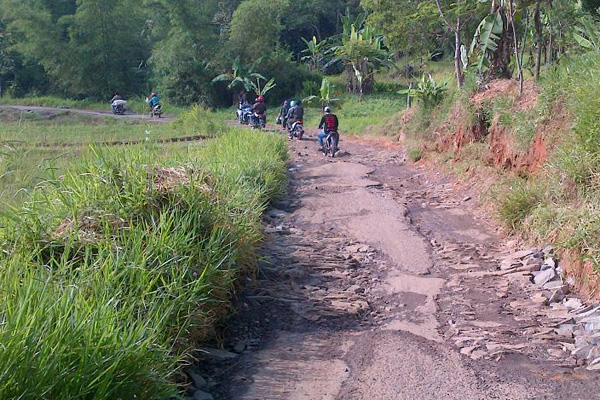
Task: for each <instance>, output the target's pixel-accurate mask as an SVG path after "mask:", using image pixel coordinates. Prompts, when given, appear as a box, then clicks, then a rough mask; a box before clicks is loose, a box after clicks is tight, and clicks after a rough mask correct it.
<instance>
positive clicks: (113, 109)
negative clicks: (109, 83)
mask: <svg viewBox="0 0 600 400" xmlns="http://www.w3.org/2000/svg"><path fill="white" fill-rule="evenodd" d="M117 100H125V99H124V98H123V96H121V95H120V94H119V92H115V95H114V96H113V98H112V99H110V110H111V111H112V113H113V114H114V113H115V109H116V108H117V107H116V105H115V101H117Z"/></svg>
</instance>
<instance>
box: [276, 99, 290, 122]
mask: <svg viewBox="0 0 600 400" xmlns="http://www.w3.org/2000/svg"><path fill="white" fill-rule="evenodd" d="M288 111H290V102H289V100H285V101H284V102H283V104H282V105H281V108H280V109H279V115H278V116H277V121H278V122H279V123H281V129H285V128H286V126H287V114H288Z"/></svg>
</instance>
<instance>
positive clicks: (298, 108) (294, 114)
mask: <svg viewBox="0 0 600 400" xmlns="http://www.w3.org/2000/svg"><path fill="white" fill-rule="evenodd" d="M290 106H291V107H290V110H289V111H288V114H287V129H288V132H289V133H290V137H292V126H293V125H294V123H296V121H300V122H301V123H304V108H303V107H302V102H301V101H300V100H294V101H292V102H291V103H290Z"/></svg>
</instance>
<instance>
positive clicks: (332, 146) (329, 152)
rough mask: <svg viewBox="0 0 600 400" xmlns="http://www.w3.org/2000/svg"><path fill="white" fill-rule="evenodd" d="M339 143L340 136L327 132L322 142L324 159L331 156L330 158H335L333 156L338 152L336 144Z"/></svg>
mask: <svg viewBox="0 0 600 400" xmlns="http://www.w3.org/2000/svg"><path fill="white" fill-rule="evenodd" d="M339 142H340V135H339V133H338V132H336V131H329V132H327V136H325V140H324V141H323V144H324V146H323V155H324V156H325V157H327V156H331V158H333V157H335V154H336V153H337V152H338V144H339Z"/></svg>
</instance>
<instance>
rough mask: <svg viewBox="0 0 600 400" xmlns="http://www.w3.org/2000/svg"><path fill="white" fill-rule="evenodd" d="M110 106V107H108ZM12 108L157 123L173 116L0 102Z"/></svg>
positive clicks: (8, 108) (26, 111)
mask: <svg viewBox="0 0 600 400" xmlns="http://www.w3.org/2000/svg"><path fill="white" fill-rule="evenodd" d="M108 108H110V107H108ZM2 109H5V110H12V111H18V112H23V113H40V114H56V113H75V114H81V115H87V116H90V117H102V118H103V117H114V118H116V119H124V120H132V119H133V120H142V121H146V122H157V123H167V122H173V121H174V119H175V117H173V116H171V115H165V116H163V117H162V118H152V117H150V115H149V114H132V113H129V112H128V113H126V114H124V115H114V114H113V113H111V112H108V111H107V112H101V111H93V110H79V109H76V108H57V107H39V106H16V105H7V104H1V105H0V110H2Z"/></svg>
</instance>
